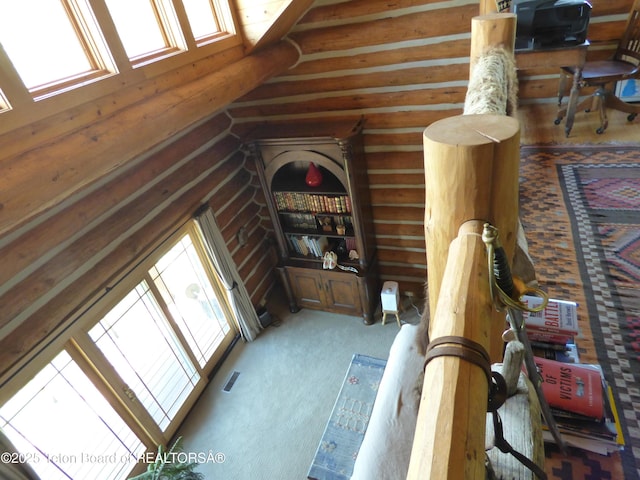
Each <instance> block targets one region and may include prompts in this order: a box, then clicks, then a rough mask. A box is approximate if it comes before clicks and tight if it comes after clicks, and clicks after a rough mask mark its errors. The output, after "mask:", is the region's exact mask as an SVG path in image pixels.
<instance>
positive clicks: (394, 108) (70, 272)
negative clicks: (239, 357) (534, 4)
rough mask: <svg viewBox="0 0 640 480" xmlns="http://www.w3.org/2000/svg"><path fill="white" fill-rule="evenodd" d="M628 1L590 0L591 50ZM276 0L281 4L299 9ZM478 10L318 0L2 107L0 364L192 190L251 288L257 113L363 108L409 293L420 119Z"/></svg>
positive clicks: (256, 281) (392, 243)
mask: <svg viewBox="0 0 640 480" xmlns="http://www.w3.org/2000/svg"><path fill="white" fill-rule="evenodd" d="M305 1H306V0H305ZM273 3H274V7H275V5H276V4H277V3H278V2H273ZM631 3H632V2H631V0H594V1H593V4H594V9H593V20H592V23H591V28H590V34H589V37H590V39H591V41H592V43H593V44H594V48H593V49H592V51H591V52H590V57H592V58H595V57H598V56H605V55H607V54H608V53H609V52H610V51H611V49H612V45H613V44H614V43H615V40H616V39H617V38H618V36H619V35H620V32H621V29H622V28H623V25H624V22H625V19H626V13H627V11H628V9H629V8H630V5H631ZM282 5H289V6H290V8H289V7H286V8H285V7H284V6H283V7H281V8H280V11H282V9H286V10H287V11H288V12H290V13H289V15H290V16H292V18H293V16H295V14H296V13H297V12H298V10H297V9H296V8H294V7H297V8H299V7H300V3H297V2H296V3H295V4H294V2H283V3H282ZM478 13H479V4H478V1H477V0H437V1H436V0H398V1H395V2H388V1H384V0H352V1H349V2H344V1H338V0H316V2H315V3H314V6H313V7H312V8H311V9H309V10H308V11H307V13H306V14H305V15H304V16H303V17H302V18H301V20H300V21H299V22H298V23H297V25H296V26H295V27H294V28H293V29H292V30H291V31H290V32H289V34H288V35H287V38H286V39H285V41H283V42H280V43H277V44H275V45H273V46H268V47H266V48H264V49H260V50H257V51H256V52H255V54H252V55H249V56H247V55H246V52H244V53H243V52H242V51H241V49H240V48H239V47H235V48H233V49H230V50H226V51H222V52H218V53H217V54H216V56H215V57H213V58H208V59H203V60H202V61H198V62H194V63H193V64H191V65H188V66H182V67H180V68H178V69H176V70H174V71H171V72H169V73H167V74H165V75H159V76H155V77H153V78H141V79H140V81H139V82H137V83H136V81H133V80H132V81H131V82H130V83H123V84H122V87H121V88H120V89H119V90H118V91H117V92H116V93H114V94H109V95H108V96H104V97H102V98H98V99H95V98H91V99H90V100H89V99H87V101H86V102H85V103H81V102H78V101H77V100H78V99H77V98H76V97H78V95H80V93H76V94H74V98H75V100H74V102H73V106H72V107H67V108H66V109H63V108H60V102H57V107H56V109H55V111H51V112H50V114H49V115H40V116H39V117H38V119H37V120H34V121H32V122H31V123H29V122H28V121H27V120H28V119H27V118H26V117H25V118H22V117H20V116H19V112H17V111H16V112H14V113H16V114H17V117H16V116H13V117H11V118H18V120H19V121H17V123H16V124H15V125H13V126H12V125H11V124H10V123H7V122H6V121H5V119H6V118H9V117H7V116H0V171H1V172H2V175H1V176H0V258H1V259H2V262H3V265H2V268H1V269H0V307H1V308H0V376H1V375H2V373H6V372H7V371H9V370H10V369H11V368H13V367H14V366H15V365H16V362H17V361H19V360H20V359H23V358H24V356H25V354H27V353H28V352H31V351H34V350H35V349H37V347H38V345H39V342H40V340H41V339H42V338H43V337H45V336H47V335H49V334H52V333H55V332H57V331H60V330H61V329H63V328H64V327H65V326H66V325H68V323H69V322H71V321H73V319H74V318H75V317H76V316H77V314H78V312H79V309H80V307H81V306H82V305H84V304H86V302H88V301H90V300H91V299H92V298H95V297H96V296H99V295H101V294H102V293H103V292H104V291H105V289H106V288H108V287H109V285H111V284H112V283H113V282H114V281H116V280H117V279H118V278H120V276H122V275H123V274H124V273H125V272H126V271H127V270H128V269H129V268H130V267H131V265H132V263H135V262H136V260H137V259H138V258H139V257H140V255H143V254H144V253H145V252H148V251H150V249H152V248H154V247H155V246H156V245H157V244H158V243H159V242H160V241H161V240H162V239H164V238H166V237H167V236H168V235H169V233H170V232H171V231H173V230H174V229H175V228H176V227H177V226H178V225H180V224H181V222H184V221H185V220H186V219H188V218H189V216H190V215H191V214H192V213H193V211H194V210H195V208H196V207H197V206H198V205H199V204H200V203H201V202H203V201H210V202H211V203H212V205H213V206H214V210H215V212H216V215H217V218H218V221H219V223H220V225H221V227H222V229H223V234H224V237H225V239H226V241H227V245H228V247H229V249H230V250H231V252H232V254H233V256H234V259H235V260H236V262H237V265H238V269H239V271H240V274H241V276H242V278H243V279H244V280H245V282H246V283H247V287H248V289H249V292H250V293H251V296H252V300H253V301H254V303H258V302H259V301H260V300H261V299H262V297H263V296H264V294H265V292H266V290H267V288H268V286H270V285H272V283H273V282H272V280H273V277H272V267H273V265H274V264H275V261H276V259H275V254H274V251H273V248H272V247H271V245H270V244H269V242H268V238H269V234H270V230H271V228H272V227H271V226H270V225H269V222H268V214H267V211H266V208H265V206H264V199H263V198H262V193H261V192H260V189H259V186H258V182H257V180H256V177H255V175H254V172H253V165H252V163H251V161H249V159H248V158H246V156H245V153H244V149H243V148H242V138H243V135H244V134H246V132H247V131H248V130H249V129H250V128H252V127H253V126H255V124H257V123H260V122H263V121H291V120H296V121H311V122H313V121H315V120H316V119H318V118H323V119H332V118H333V119H353V120H355V119H357V118H359V117H360V115H364V116H365V118H366V124H365V144H366V153H367V173H368V175H369V182H370V185H371V197H372V200H373V204H374V221H375V233H376V240H377V244H378V257H379V260H380V271H381V276H382V280H387V279H393V280H397V281H399V282H400V284H401V290H402V291H407V290H413V291H415V292H417V293H421V292H422V290H423V283H424V281H425V279H426V260H425V259H426V255H425V238H424V228H423V218H424V168H423V159H422V132H423V131H424V129H425V128H426V127H427V126H428V125H430V124H431V123H432V122H434V121H436V120H439V119H442V118H445V117H450V116H454V115H458V114H460V113H461V111H462V105H463V101H464V95H465V93H466V85H467V80H468V72H469V49H470V25H471V19H472V18H473V17H474V16H476V15H477V14H478ZM240 16H241V15H240ZM275 24H276V25H281V24H280V23H278V22H275ZM291 66H293V67H292V68H289V67H291ZM274 75H275V77H274ZM272 77H273V78H272ZM269 78H271V80H268V81H266V80H267V79H269ZM556 84H557V72H555V71H549V70H546V71H545V70H541V71H533V72H526V76H523V78H521V87H520V91H521V99H522V101H523V102H554V101H555V94H556V92H555V88H556ZM256 87H257V88H256ZM78 92H80V90H78ZM552 120H553V119H551V118H550V119H548V121H550V122H551V121H552ZM538 121H544V119H538ZM241 226H245V227H247V228H248V230H249V232H250V239H249V244H248V245H247V246H246V247H244V248H242V249H240V248H239V247H238V245H237V242H236V239H235V235H236V233H237V231H238V230H239V228H240V227H241Z"/></svg>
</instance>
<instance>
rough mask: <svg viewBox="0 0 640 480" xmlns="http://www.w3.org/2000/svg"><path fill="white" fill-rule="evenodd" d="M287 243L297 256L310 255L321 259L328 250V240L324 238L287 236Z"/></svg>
mask: <svg viewBox="0 0 640 480" xmlns="http://www.w3.org/2000/svg"><path fill="white" fill-rule="evenodd" d="M287 241H288V242H289V246H290V247H291V250H292V251H294V252H296V253H297V254H298V255H303V256H305V257H306V256H308V255H311V256H313V257H316V258H322V256H323V255H324V252H326V251H328V249H329V239H328V238H327V237H326V236H324V235H323V236H321V237H314V236H309V235H287Z"/></svg>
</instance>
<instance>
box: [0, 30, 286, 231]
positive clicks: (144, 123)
mask: <svg viewBox="0 0 640 480" xmlns="http://www.w3.org/2000/svg"><path fill="white" fill-rule="evenodd" d="M297 59H298V51H297V50H296V49H295V48H294V47H293V46H292V45H291V44H289V43H287V42H281V43H278V44H276V45H275V46H273V47H270V48H267V49H265V50H262V51H260V52H257V53H255V54H253V55H250V56H247V57H244V58H243V59H242V60H240V61H238V62H236V63H234V64H232V65H229V66H228V67H225V68H224V69H222V70H220V71H218V72H215V73H212V74H210V75H207V76H205V77H202V78H199V79H197V80H194V81H192V82H190V83H187V84H184V85H181V86H179V87H176V88H174V89H171V90H168V91H166V92H162V93H160V94H159V95H157V96H155V97H153V98H151V99H149V100H146V101H143V102H141V103H139V104H136V105H133V106H131V107H129V108H126V109H123V110H121V111H119V112H117V113H115V114H114V115H112V116H110V117H108V118H105V119H103V120H102V121H99V122H96V123H94V124H91V125H87V126H86V127H85V128H82V129H80V130H78V131H76V132H74V133H72V134H69V135H66V136H63V137H61V138H57V139H55V140H53V141H51V142H50V143H48V144H43V145H41V146H40V147H38V148H35V149H33V150H30V151H27V152H24V153H22V154H20V155H17V156H15V157H12V158H9V159H4V160H2V161H0V169H1V170H2V171H3V172H4V173H3V175H2V178H0V192H1V194H0V195H1V197H0V209H1V210H2V216H1V217H0V234H3V233H6V232H9V231H11V230H13V229H15V228H17V227H19V226H20V225H24V224H25V223H27V222H28V221H30V220H31V219H33V218H34V216H36V215H38V214H40V213H42V212H44V211H46V210H48V209H49V208H51V207H53V206H54V205H56V204H58V203H60V202H62V201H63V200H65V199H66V198H69V197H70V196H71V195H73V194H75V193H77V192H79V191H81V190H82V189H84V188H86V187H87V186H88V185H91V184H92V183H93V182H95V181H96V180H98V179H99V178H101V177H103V176H104V175H106V174H108V173H110V172H112V171H114V170H116V169H118V168H121V167H122V166H123V165H126V164H127V163H128V162H130V161H131V160H132V159H134V158H136V157H138V156H139V155H142V154H144V152H146V151H148V150H150V149H152V148H154V147H155V146H157V145H158V144H160V143H162V142H164V141H166V140H168V139H170V138H171V137H172V136H174V135H176V134H178V133H180V132H182V131H183V130H185V129H187V128H189V127H190V126H192V125H194V124H195V123H196V122H198V121H200V120H202V119H204V118H206V117H207V116H210V115H211V114H212V112H215V111H216V110H219V109H221V108H224V107H226V106H227V105H228V104H229V103H231V102H232V101H233V100H235V99H236V98H238V97H240V96H242V95H244V94H246V93H247V92H249V91H250V90H252V89H253V88H255V87H256V86H258V85H260V84H261V83H262V82H264V81H265V80H267V79H268V78H271V77H272V76H274V75H277V74H278V73H281V72H282V71H284V70H285V69H286V68H288V67H290V66H291V65H293V64H294V63H295V62H296V60H297ZM132 132H135V135H132Z"/></svg>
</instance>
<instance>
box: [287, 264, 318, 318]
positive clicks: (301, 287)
mask: <svg viewBox="0 0 640 480" xmlns="http://www.w3.org/2000/svg"><path fill="white" fill-rule="evenodd" d="M287 272H288V273H289V281H290V282H291V287H292V289H293V294H294V296H295V298H296V303H297V304H298V306H299V307H308V308H316V309H322V308H324V306H325V300H324V295H323V291H322V290H323V286H322V278H321V273H322V272H321V271H320V270H309V269H298V268H287Z"/></svg>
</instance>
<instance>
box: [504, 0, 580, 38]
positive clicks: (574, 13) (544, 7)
mask: <svg viewBox="0 0 640 480" xmlns="http://www.w3.org/2000/svg"><path fill="white" fill-rule="evenodd" d="M511 11H512V12H513V13H515V14H516V16H517V27H516V45H515V48H516V50H533V49H536V48H551V47H560V46H570V45H579V44H581V43H584V42H585V41H586V39H587V28H588V27H589V19H590V18H591V4H590V3H589V2H587V1H585V0H514V1H513V2H512V4H511Z"/></svg>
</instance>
